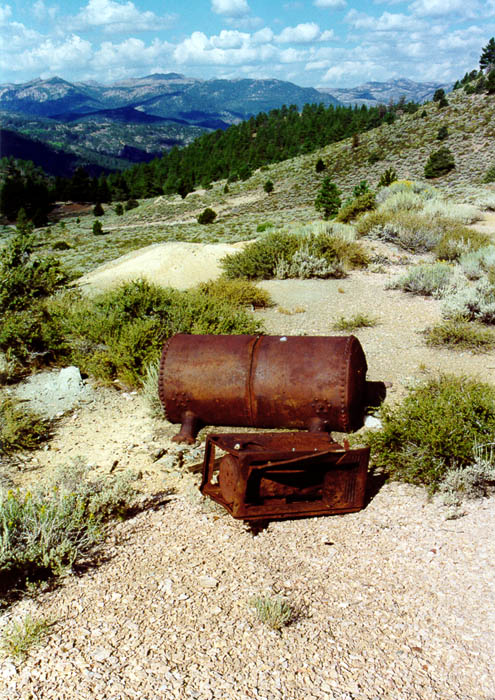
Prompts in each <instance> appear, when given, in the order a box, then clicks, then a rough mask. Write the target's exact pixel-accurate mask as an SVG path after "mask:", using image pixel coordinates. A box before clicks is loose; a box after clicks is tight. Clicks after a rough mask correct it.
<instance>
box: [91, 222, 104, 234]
mask: <svg viewBox="0 0 495 700" xmlns="http://www.w3.org/2000/svg"><path fill="white" fill-rule="evenodd" d="M104 233H105V231H104V230H103V226H102V225H101V221H95V222H94V224H93V235H94V236H103V234H104Z"/></svg>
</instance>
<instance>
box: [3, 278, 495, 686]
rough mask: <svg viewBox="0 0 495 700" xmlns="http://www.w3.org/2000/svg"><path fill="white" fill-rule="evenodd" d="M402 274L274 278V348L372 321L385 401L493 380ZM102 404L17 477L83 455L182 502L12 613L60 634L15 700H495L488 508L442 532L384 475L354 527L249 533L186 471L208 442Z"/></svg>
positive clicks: (98, 395)
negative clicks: (419, 388)
mask: <svg viewBox="0 0 495 700" xmlns="http://www.w3.org/2000/svg"><path fill="white" fill-rule="evenodd" d="M398 269H399V268H397V269H395V268H390V269H389V270H388V272H386V273H379V274H371V273H369V272H358V273H353V274H352V275H351V276H350V277H349V278H347V279H344V280H337V281H336V280H303V281H297V280H292V281H270V282H266V283H263V284H264V285H265V286H266V287H267V288H268V289H269V290H270V292H271V293H272V294H273V296H274V298H275V300H276V301H277V303H278V305H279V306H278V308H275V309H271V310H267V311H261V312H257V313H259V314H260V315H261V316H263V318H264V321H265V324H266V326H267V329H268V331H269V332H272V333H277V334H279V333H286V334H300V333H306V334H320V333H322V334H331V333H333V331H332V324H333V321H334V320H335V319H336V318H338V317H339V316H341V315H345V316H349V315H352V314H353V313H355V312H357V311H360V312H363V313H370V314H372V315H374V316H376V317H377V318H378V320H379V321H380V324H379V325H377V326H375V327H374V328H369V329H363V330H361V331H358V332H357V335H358V336H359V338H360V340H361V342H362V344H363V347H364V349H365V352H366V355H367V359H368V365H369V373H368V377H369V378H370V379H387V380H390V381H392V382H393V383H394V386H393V387H392V389H391V390H390V392H389V396H390V398H391V399H392V400H394V399H395V398H398V397H400V395H401V394H402V393H403V391H404V390H405V387H406V386H407V385H408V384H410V383H411V382H412V381H415V380H416V379H418V378H421V377H424V375H425V371H427V370H432V371H435V370H436V369H442V370H448V371H452V372H456V373H469V374H472V375H473V376H477V377H480V378H482V379H486V380H488V381H493V377H492V370H493V367H495V354H494V353H490V354H488V355H484V356H476V355H471V354H469V353H464V354H458V353H452V352H448V351H439V350H429V349H427V348H425V346H424V344H423V341H422V338H421V336H420V335H419V331H420V330H422V329H423V328H425V326H427V325H428V324H430V323H432V322H434V321H436V320H437V319H438V318H439V308H438V304H437V302H435V301H432V300H429V301H427V300H424V299H419V298H416V297H411V296H409V295H406V294H403V293H402V292H398V291H393V290H386V289H385V284H386V281H387V279H388V277H389V275H391V274H397V272H398ZM280 307H282V312H281V308H280ZM301 309H303V311H301ZM92 396H93V398H92V400H91V402H90V403H89V404H87V405H83V406H81V407H80V408H79V409H78V410H77V411H76V412H75V413H72V414H71V415H68V416H65V417H63V418H61V419H60V421H59V423H58V425H57V431H56V435H55V437H54V439H53V441H52V443H51V448H50V449H49V450H47V451H44V450H43V451H40V452H37V453H35V454H34V455H33V457H32V460H31V462H30V467H31V468H30V470H28V471H26V472H25V473H24V474H23V476H22V478H23V479H24V480H29V479H35V478H37V477H38V475H39V474H41V473H43V471H44V470H48V469H51V468H53V466H54V465H56V464H60V463H63V462H64V460H65V461H67V459H68V458H70V457H74V456H76V455H82V456H83V457H84V458H85V459H86V461H87V462H88V463H90V464H91V466H92V468H94V469H100V470H102V472H105V471H108V469H110V468H111V469H114V468H117V470H118V469H121V468H122V469H123V468H128V467H129V468H132V469H134V470H135V471H136V473H137V474H138V476H139V477H140V480H139V482H138V483H139V484H140V485H141V489H142V490H143V492H145V493H150V492H157V491H159V490H160V489H163V488H169V487H172V486H173V487H175V493H174V494H173V495H170V496H169V497H168V498H167V499H166V501H167V502H166V503H161V504H157V505H156V506H155V507H153V508H151V507H150V508H147V509H146V510H145V511H143V512H141V513H140V514H139V515H137V516H136V517H134V518H133V519H131V520H129V521H127V522H122V523H118V524H116V525H113V526H112V528H111V534H110V537H109V539H108V540H107V542H106V544H105V546H104V547H103V549H102V552H101V557H100V562H99V564H98V565H97V566H94V567H93V568H90V569H89V570H87V571H86V572H85V573H83V574H80V575H75V574H73V575H70V576H68V577H67V578H65V579H64V580H63V582H62V583H61V585H60V587H58V588H57V589H55V590H53V591H46V592H44V593H41V594H39V595H38V596H37V597H36V598H32V599H29V598H25V599H23V600H22V601H20V602H19V603H17V604H16V605H14V606H13V607H11V608H10V609H9V610H8V611H7V612H5V613H3V615H2V617H1V618H0V626H1V625H3V624H6V623H8V622H9V621H10V620H11V619H12V618H21V617H22V616H24V615H25V614H26V613H28V612H30V613H32V614H33V615H34V616H41V617H44V618H47V619H49V620H51V621H53V625H52V627H51V628H50V634H49V636H48V637H47V638H46V639H44V640H43V642H42V644H41V645H40V646H39V647H37V648H35V649H33V650H32V651H31V653H30V654H29V656H28V658H27V659H26V660H25V661H23V662H17V661H14V660H13V659H11V658H3V659H1V660H0V698H1V699H2V700H7V699H8V700H18V699H22V700H28V699H29V700H37V699H43V700H45V699H47V700H48V699H50V700H51V699H53V700H64V699H66V698H67V699H69V698H70V699H71V700H73V699H74V700H75V699H77V700H84V699H86V698H87V699H90V698H91V699H93V698H98V699H99V700H100V699H101V700H127V699H131V698H139V699H140V700H160V699H163V700H168V699H169V698H170V699H173V698H180V699H182V698H196V699H197V700H213V699H214V700H224V699H225V700H245V699H246V700H247V699H248V698H249V699H252V698H259V699H262V698H264V699H265V700H276V699H279V698H280V699H281V700H306V699H308V700H311V699H318V700H321V699H325V700H327V699H328V700H382V699H385V700H386V699H389V700H416V699H417V700H495V654H494V651H495V606H494V599H495V596H494V593H495V590H494V589H495V572H494V569H493V560H494V558H495V538H494V537H493V532H494V531H495V498H491V499H483V500H480V501H477V502H468V503H466V504H465V506H464V508H463V509H464V515H463V516H462V517H460V518H458V519H449V510H448V509H447V508H446V507H445V506H444V505H443V504H442V502H441V500H440V499H439V498H435V499H428V498H427V495H426V493H425V491H424V490H423V489H419V488H415V487H412V486H407V485H404V484H397V483H390V484H385V485H380V483H375V482H374V480H373V479H372V480H371V483H370V497H369V502H368V503H367V506H366V508H365V509H364V510H363V511H361V512H359V513H353V514H347V515H342V516H333V517H326V518H308V519H302V520H293V521H284V522H278V523H270V524H269V525H268V527H266V528H265V529H264V530H261V531H260V532H258V533H254V532H253V531H251V530H250V529H249V528H248V527H247V526H246V525H245V524H243V523H241V522H237V521H235V520H233V519H232V518H231V517H230V516H229V515H227V514H226V513H225V512H224V511H223V510H222V509H220V508H219V507H217V506H216V505H215V504H212V503H211V502H209V501H203V500H202V498H201V497H200V495H199V493H198V491H197V482H198V477H197V476H193V475H190V474H188V473H186V474H185V475H183V476H181V474H184V472H183V470H181V465H182V464H183V463H186V464H187V463H194V462H197V461H199V460H200V454H201V450H200V448H199V447H198V446H195V447H187V448H185V447H183V446H176V445H173V443H171V442H170V437H171V436H172V435H173V434H174V432H176V429H175V428H174V427H173V426H170V425H169V424H167V423H166V422H164V421H153V420H152V419H151V417H150V416H149V414H148V413H147V411H146V408H145V406H144V404H143V402H142V398H141V397H140V396H139V395H137V394H135V393H129V392H125V391H122V390H121V391H119V390H117V389H108V388H101V387H100V388H98V387H95V388H94V393H93V395H92ZM264 594H267V595H273V596H275V595H280V596H283V598H285V599H286V600H287V601H288V603H289V604H290V605H291V606H292V608H293V610H294V616H293V621H292V622H291V624H289V625H288V626H287V627H284V628H283V629H282V630H281V631H280V632H276V631H273V630H271V629H270V628H269V627H267V626H266V625H264V624H263V623H262V622H260V621H259V620H258V619H257V617H256V614H255V612H254V610H253V607H252V605H251V603H250V601H251V600H252V598H253V596H256V595H264Z"/></svg>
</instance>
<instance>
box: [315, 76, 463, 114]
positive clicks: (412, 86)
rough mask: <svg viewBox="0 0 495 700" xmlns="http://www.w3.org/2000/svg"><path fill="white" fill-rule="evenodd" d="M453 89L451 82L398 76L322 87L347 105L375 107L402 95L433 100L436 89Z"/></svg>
mask: <svg viewBox="0 0 495 700" xmlns="http://www.w3.org/2000/svg"><path fill="white" fill-rule="evenodd" d="M437 88H443V89H444V90H445V91H446V92H447V91H449V90H451V89H452V84H451V83H416V82H415V81H414V80H408V79H407V78H396V79H394V80H388V81H386V82H383V83H380V82H373V81H372V82H369V83H364V84H363V85H358V86H357V87H354V88H332V87H329V88H320V91H321V92H322V93H324V94H331V95H333V96H334V97H336V98H337V99H338V100H339V101H340V102H341V103H342V104H345V105H354V104H356V105H366V106H367V107H374V106H376V105H378V104H388V103H389V102H390V100H393V101H394V102H398V101H399V100H400V98H401V97H402V96H404V97H405V99H406V102H420V103H421V102H426V101H428V100H431V99H432V97H433V95H434V93H435V90H437Z"/></svg>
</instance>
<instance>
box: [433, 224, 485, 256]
mask: <svg viewBox="0 0 495 700" xmlns="http://www.w3.org/2000/svg"><path fill="white" fill-rule="evenodd" d="M436 223H437V224H438V226H439V228H440V229H443V232H442V235H441V237H440V238H439V240H438V242H437V244H436V245H435V249H434V252H435V255H436V257H437V259H438V260H458V259H459V258H460V257H461V256H462V255H464V254H465V253H469V252H471V251H476V250H479V249H480V248H485V247H486V246H488V245H490V243H491V237H490V236H489V235H488V234H486V233H482V232H481V231H475V230H473V229H471V228H468V227H467V226H463V225H462V224H458V223H457V222H451V221H449V220H448V219H438V220H437V221H436Z"/></svg>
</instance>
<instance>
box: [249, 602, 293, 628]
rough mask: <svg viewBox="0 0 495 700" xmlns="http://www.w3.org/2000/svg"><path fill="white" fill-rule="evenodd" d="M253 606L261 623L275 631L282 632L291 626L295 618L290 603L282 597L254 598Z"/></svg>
mask: <svg viewBox="0 0 495 700" xmlns="http://www.w3.org/2000/svg"><path fill="white" fill-rule="evenodd" d="M251 605H252V607H253V608H254V609H255V611H256V615H257V617H258V619H259V620H260V622H262V623H263V624H265V625H267V626H268V627H270V628H271V629H273V630H277V631H279V630H281V629H282V628H283V627H285V626H287V625H288V624H290V622H291V620H292V619H293V616H294V612H293V610H292V608H291V606H290V605H289V603H288V602H287V601H286V600H284V599H283V598H281V597H280V596H275V597H270V596H260V595H258V596H254V597H253V598H252V599H251Z"/></svg>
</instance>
